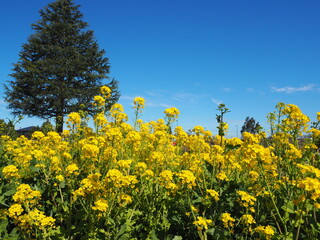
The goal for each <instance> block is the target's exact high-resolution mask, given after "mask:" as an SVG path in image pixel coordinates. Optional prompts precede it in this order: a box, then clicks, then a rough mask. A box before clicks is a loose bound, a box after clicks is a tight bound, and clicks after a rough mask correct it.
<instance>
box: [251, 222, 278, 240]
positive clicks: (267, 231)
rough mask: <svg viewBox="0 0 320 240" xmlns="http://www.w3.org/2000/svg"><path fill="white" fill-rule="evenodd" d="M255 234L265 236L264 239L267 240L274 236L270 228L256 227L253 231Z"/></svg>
mask: <svg viewBox="0 0 320 240" xmlns="http://www.w3.org/2000/svg"><path fill="white" fill-rule="evenodd" d="M254 231H255V232H258V233H261V234H263V235H265V237H266V239H267V240H269V239H271V237H272V236H273V235H274V230H273V228H272V227H271V226H269V225H268V226H265V227H264V226H258V227H256V228H255V229H254Z"/></svg>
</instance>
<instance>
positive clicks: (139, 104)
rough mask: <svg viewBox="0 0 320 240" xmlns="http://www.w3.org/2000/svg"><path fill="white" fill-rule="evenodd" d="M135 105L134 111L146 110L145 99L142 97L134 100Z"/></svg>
mask: <svg viewBox="0 0 320 240" xmlns="http://www.w3.org/2000/svg"><path fill="white" fill-rule="evenodd" d="M133 104H134V107H133V108H134V109H137V110H140V109H142V108H144V98H142V97H136V98H135V99H134V100H133Z"/></svg>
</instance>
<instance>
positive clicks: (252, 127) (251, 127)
mask: <svg viewBox="0 0 320 240" xmlns="http://www.w3.org/2000/svg"><path fill="white" fill-rule="evenodd" d="M260 129H261V126H260V124H259V123H258V122H257V123H256V120H254V118H253V117H251V118H250V117H246V120H245V121H244V124H243V126H242V128H241V131H240V132H241V134H242V133H244V132H248V133H252V134H256V133H258V132H259V131H260Z"/></svg>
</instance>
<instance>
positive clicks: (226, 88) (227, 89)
mask: <svg viewBox="0 0 320 240" xmlns="http://www.w3.org/2000/svg"><path fill="white" fill-rule="evenodd" d="M221 91H223V92H231V91H232V89H231V88H228V87H224V88H222V89H221Z"/></svg>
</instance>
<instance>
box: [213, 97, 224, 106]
mask: <svg viewBox="0 0 320 240" xmlns="http://www.w3.org/2000/svg"><path fill="white" fill-rule="evenodd" d="M211 101H212V102H214V103H215V104H217V105H220V104H221V103H223V101H221V100H218V99H215V98H211Z"/></svg>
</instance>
